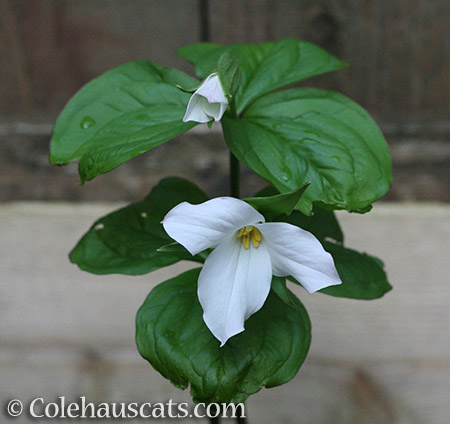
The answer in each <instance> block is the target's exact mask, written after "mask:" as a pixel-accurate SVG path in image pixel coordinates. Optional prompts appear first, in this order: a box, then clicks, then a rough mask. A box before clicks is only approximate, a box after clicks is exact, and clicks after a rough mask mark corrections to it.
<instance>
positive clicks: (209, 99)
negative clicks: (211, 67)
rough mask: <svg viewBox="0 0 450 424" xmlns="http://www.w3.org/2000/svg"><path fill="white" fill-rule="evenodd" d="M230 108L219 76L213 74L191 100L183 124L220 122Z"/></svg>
mask: <svg viewBox="0 0 450 424" xmlns="http://www.w3.org/2000/svg"><path fill="white" fill-rule="evenodd" d="M227 106H228V99H227V98H226V97H225V93H224V92H223V88H222V85H221V84H220V79H219V75H217V74H211V75H210V76H209V77H208V78H206V79H205V81H203V82H202V84H201V85H200V87H199V88H197V90H195V92H194V94H192V96H191V98H190V99H189V103H188V105H187V109H186V113H185V115H184V118H183V122H187V121H195V122H200V123H206V122H209V121H211V120H212V119H214V120H215V121H220V120H221V119H222V116H223V114H224V113H225V110H226V109H227Z"/></svg>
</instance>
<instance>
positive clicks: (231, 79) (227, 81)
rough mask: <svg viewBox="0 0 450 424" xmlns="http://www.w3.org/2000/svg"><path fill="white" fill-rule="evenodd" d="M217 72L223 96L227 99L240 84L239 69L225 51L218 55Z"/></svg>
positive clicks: (235, 91) (233, 94)
mask: <svg viewBox="0 0 450 424" xmlns="http://www.w3.org/2000/svg"><path fill="white" fill-rule="evenodd" d="M217 74H218V75H219V80H220V84H221V86H222V89H223V91H224V93H225V96H226V97H228V98H229V99H231V98H233V97H234V96H235V95H236V93H237V91H238V90H239V86H240V84H241V71H240V69H239V65H238V64H237V62H236V61H235V60H234V58H233V56H231V54H230V53H228V52H225V53H222V55H221V56H220V58H219V61H218V62H217Z"/></svg>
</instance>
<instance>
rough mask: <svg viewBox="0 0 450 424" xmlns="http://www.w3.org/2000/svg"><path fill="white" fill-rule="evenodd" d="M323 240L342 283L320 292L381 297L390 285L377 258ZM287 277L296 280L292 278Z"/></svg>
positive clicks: (360, 297) (341, 295)
mask: <svg viewBox="0 0 450 424" xmlns="http://www.w3.org/2000/svg"><path fill="white" fill-rule="evenodd" d="M322 244H323V247H324V248H325V250H326V251H327V252H329V253H330V254H331V256H333V259H334V263H335V265H336V269H337V271H338V273H339V276H340V277H341V280H342V284H340V285H339V286H330V287H327V288H325V289H322V290H319V292H320V293H325V294H328V295H330V296H335V297H345V298H349V299H362V300H371V299H378V298H380V297H382V296H383V295H384V294H385V293H387V292H388V291H389V290H391V289H392V286H391V285H390V284H389V282H388V280H387V276H386V273H385V272H384V270H383V262H382V261H381V260H380V259H378V258H375V257H373V256H370V255H367V254H366V253H359V252H357V251H356V250H352V249H347V248H345V247H343V246H340V245H337V244H334V243H330V242H322ZM288 278H289V280H291V281H294V282H295V283H297V284H299V282H298V281H296V280H295V279H294V278H292V277H288Z"/></svg>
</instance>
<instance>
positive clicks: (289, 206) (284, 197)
mask: <svg viewBox="0 0 450 424" xmlns="http://www.w3.org/2000/svg"><path fill="white" fill-rule="evenodd" d="M308 186H309V183H306V184H305V185H304V186H303V187H300V188H299V189H298V190H292V191H289V192H287V193H283V194H275V195H273V196H263V197H249V198H247V199H243V200H245V201H246V202H247V203H249V204H250V205H252V206H253V207H254V208H255V209H257V210H259V211H261V212H266V213H270V214H285V215H290V214H291V212H292V210H293V209H294V208H295V206H296V205H297V203H298V201H299V200H300V197H302V195H303V193H304V192H305V190H306V189H307V188H308Z"/></svg>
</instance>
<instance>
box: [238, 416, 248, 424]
mask: <svg viewBox="0 0 450 424" xmlns="http://www.w3.org/2000/svg"><path fill="white" fill-rule="evenodd" d="M236 422H237V423H238V424H247V418H245V417H236Z"/></svg>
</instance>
